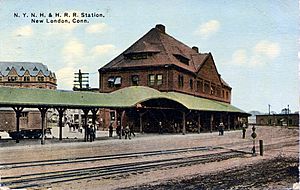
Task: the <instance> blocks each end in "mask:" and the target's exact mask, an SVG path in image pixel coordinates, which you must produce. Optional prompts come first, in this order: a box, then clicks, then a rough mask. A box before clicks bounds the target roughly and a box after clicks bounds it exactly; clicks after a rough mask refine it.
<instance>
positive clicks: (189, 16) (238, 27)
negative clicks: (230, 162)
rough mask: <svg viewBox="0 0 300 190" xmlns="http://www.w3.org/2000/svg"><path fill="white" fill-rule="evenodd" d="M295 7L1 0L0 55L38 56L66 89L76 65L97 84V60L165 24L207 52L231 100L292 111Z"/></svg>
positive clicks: (257, 0) (274, 1) (232, 1)
mask: <svg viewBox="0 0 300 190" xmlns="http://www.w3.org/2000/svg"><path fill="white" fill-rule="evenodd" d="M24 13H25V16H24ZM31 13H34V14H36V15H37V17H31ZM40 13H44V15H45V17H41V16H40ZM49 13H50V14H52V15H54V14H55V13H59V14H60V16H61V17H54V16H53V17H49ZM64 13H68V14H69V15H71V16H70V17H64ZM73 13H76V14H78V15H80V14H81V13H97V14H99V15H100V14H102V15H103V16H104V17H89V18H86V17H84V18H83V17H80V16H79V17H73ZM298 15H299V6H298V2H297V1H296V0H284V1H281V0H243V1H239V0H201V1H200V0H172V1H171V0H162V1H155V0H123V1H121V0H112V1H108V0H78V1H73V0H26V1H25V0H0V21H1V25H0V61H29V62H42V63H43V64H45V65H47V66H48V68H49V70H51V71H53V72H55V74H56V77H57V80H58V81H57V83H58V89H65V90H71V89H72V87H73V80H74V72H78V70H79V69H81V70H82V71H83V72H88V73H90V75H89V76H90V86H92V87H95V88H98V87H99V82H98V80H99V79H98V78H99V74H98V69H99V68H101V67H102V66H104V65H105V64H107V63H108V62H109V61H111V60H112V59H113V58H115V57H116V56H117V55H119V54H120V53H122V52H123V51H124V50H125V49H127V48H128V47H129V46H130V45H132V44H133V43H134V42H135V41H137V40H138V39H139V38H140V37H142V36H143V35H144V34H145V33H147V32H148V31H149V30H150V29H151V28H153V27H155V25H156V24H163V25H165V26H166V32H167V33H168V34H169V35H171V36H173V37H175V38H176V39H177V40H179V41H181V42H183V43H185V44H186V45H188V46H190V47H192V46H198V47H199V51H200V52H201V53H208V52H211V53H212V55H213V58H214V61H215V64H216V66H217V69H218V72H219V73H220V74H221V76H222V78H223V79H224V80H225V81H226V82H227V83H228V84H229V85H230V86H231V87H232V104H233V105H234V106H237V107H239V108H240V109H243V110H245V111H252V110H257V111H260V112H264V113H267V112H268V105H270V106H271V107H270V108H271V111H275V112H277V113H280V112H281V110H282V109H283V108H286V107H287V106H288V105H289V107H290V109H291V111H292V112H295V111H297V110H299V106H298V105H299V83H298V76H299V69H298V44H299V40H298V39H299V29H298V28H299V25H298V24H299V23H298ZM27 16H28V17H27ZM32 19H37V20H44V21H43V23H33V22H32ZM46 19H48V21H50V20H57V21H58V19H62V20H67V21H68V22H69V23H68V22H67V23H46ZM73 19H76V20H82V19H86V20H87V21H88V23H73ZM299 55H300V54H299Z"/></svg>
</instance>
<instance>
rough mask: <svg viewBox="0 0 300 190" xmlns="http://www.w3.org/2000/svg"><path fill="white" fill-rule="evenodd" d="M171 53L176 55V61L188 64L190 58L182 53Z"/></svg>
mask: <svg viewBox="0 0 300 190" xmlns="http://www.w3.org/2000/svg"><path fill="white" fill-rule="evenodd" d="M173 55H174V57H176V59H177V60H178V61H180V62H181V63H183V64H186V65H189V61H190V59H188V58H186V57H184V56H183V55H180V54H173Z"/></svg>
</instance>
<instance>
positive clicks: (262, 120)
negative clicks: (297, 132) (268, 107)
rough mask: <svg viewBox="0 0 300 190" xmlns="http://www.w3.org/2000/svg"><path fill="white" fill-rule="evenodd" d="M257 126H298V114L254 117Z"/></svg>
mask: <svg viewBox="0 0 300 190" xmlns="http://www.w3.org/2000/svg"><path fill="white" fill-rule="evenodd" d="M256 124H257V125H276V126H299V114H271V115H256Z"/></svg>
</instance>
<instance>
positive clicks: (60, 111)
mask: <svg viewBox="0 0 300 190" xmlns="http://www.w3.org/2000/svg"><path fill="white" fill-rule="evenodd" d="M56 110H57V111H58V116H59V121H58V127H59V140H60V141H61V140H62V128H63V122H62V119H63V116H64V112H65V111H66V108H56Z"/></svg>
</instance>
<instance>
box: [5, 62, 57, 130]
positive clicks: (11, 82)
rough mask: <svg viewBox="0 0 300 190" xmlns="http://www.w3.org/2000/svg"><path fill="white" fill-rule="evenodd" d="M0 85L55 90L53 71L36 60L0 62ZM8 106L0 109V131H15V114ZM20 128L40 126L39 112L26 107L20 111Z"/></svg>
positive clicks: (36, 127) (37, 127)
mask: <svg viewBox="0 0 300 190" xmlns="http://www.w3.org/2000/svg"><path fill="white" fill-rule="evenodd" d="M0 86H9V87H15V88H43V89H51V90H56V86H57V84H56V76H55V73H54V72H51V71H50V70H48V67H47V66H46V65H44V64H42V63H36V62H0ZM15 115H16V114H15V112H14V111H13V110H12V109H10V108H1V109H0V121H1V122H0V131H15V130H16V116H15ZM20 128H21V129H39V128H41V116H40V112H39V111H38V110H35V109H26V110H23V111H22V113H21V118H20Z"/></svg>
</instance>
